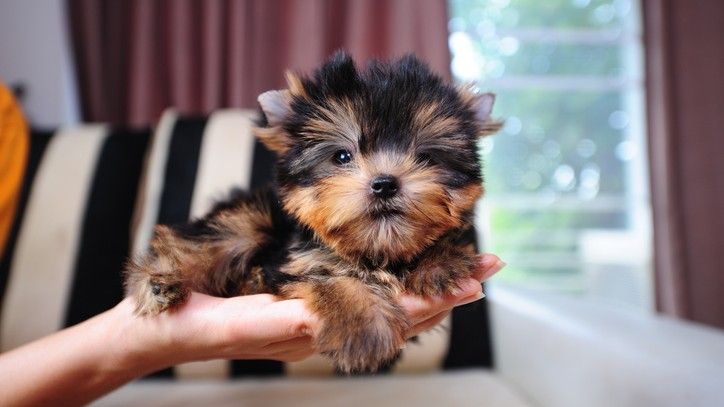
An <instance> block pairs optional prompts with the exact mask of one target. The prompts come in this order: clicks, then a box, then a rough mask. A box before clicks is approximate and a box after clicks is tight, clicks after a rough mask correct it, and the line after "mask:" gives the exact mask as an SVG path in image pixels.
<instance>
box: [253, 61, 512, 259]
mask: <svg viewBox="0 0 724 407" xmlns="http://www.w3.org/2000/svg"><path fill="white" fill-rule="evenodd" d="M287 81H288V85H289V87H288V89H285V90H277V91H270V92H266V93H264V94H262V95H261V96H259V104H260V105H261V108H262V111H263V113H264V117H263V118H262V120H261V124H260V126H259V127H258V128H257V129H256V134H257V136H258V137H259V139H260V140H261V141H262V142H263V143H264V144H265V145H266V146H267V147H268V148H269V149H271V150H273V151H275V152H276V153H277V154H278V156H279V163H278V182H279V187H280V196H281V199H282V204H283V205H284V207H285V209H286V210H287V211H288V212H289V213H291V214H292V215H293V216H295V217H296V218H297V219H298V220H299V221H300V222H301V223H302V224H304V225H306V226H307V227H309V228H311V229H312V230H314V232H315V233H316V234H317V235H318V236H319V238H321V239H322V240H323V241H324V242H325V243H326V244H327V245H329V246H331V247H332V248H333V249H335V250H336V251H337V252H338V253H340V254H341V255H343V256H345V257H348V258H352V259H360V258H365V259H370V260H373V261H375V262H387V261H408V260H410V259H411V258H413V257H414V256H415V255H417V254H418V253H420V252H421V251H422V250H423V249H425V248H426V247H427V246H429V245H430V244H431V243H432V242H434V241H435V240H436V239H437V238H439V237H440V236H441V235H442V234H443V233H445V232H446V231H448V230H450V229H453V228H456V227H459V226H461V224H462V222H463V219H464V217H465V215H466V214H467V213H469V212H470V211H471V210H472V208H473V205H474V204H475V201H476V200H477V198H478V197H479V196H480V195H481V193H482V176H481V169H480V157H479V155H478V149H477V145H476V144H477V143H476V141H477V140H478V138H479V137H480V136H483V135H486V134H490V133H492V132H494V131H495V130H497V128H498V125H497V124H496V123H495V122H493V121H492V120H490V111H491V109H492V106H493V101H494V96H493V95H492V94H489V93H485V94H475V93H473V92H472V91H471V90H469V89H466V88H456V87H453V86H451V85H448V84H446V83H444V82H443V81H442V80H441V79H440V78H439V77H438V76H436V75H434V74H433V73H432V72H431V71H430V70H429V69H428V67H427V66H425V65H424V64H423V63H421V62H420V61H418V60H417V59H416V58H414V57H412V56H408V57H404V58H402V59H400V60H398V61H395V62H393V63H382V62H378V61H373V62H371V63H370V64H369V65H368V66H367V68H366V69H365V70H363V71H358V70H357V69H356V68H355V65H354V62H353V61H352V59H351V58H350V57H349V56H348V55H346V54H343V53H339V54H336V55H335V56H333V57H332V58H331V59H329V60H328V61H327V62H326V63H325V64H324V65H322V67H321V68H319V69H318V70H317V71H316V72H315V73H314V75H313V76H311V77H298V76H296V75H294V74H287Z"/></svg>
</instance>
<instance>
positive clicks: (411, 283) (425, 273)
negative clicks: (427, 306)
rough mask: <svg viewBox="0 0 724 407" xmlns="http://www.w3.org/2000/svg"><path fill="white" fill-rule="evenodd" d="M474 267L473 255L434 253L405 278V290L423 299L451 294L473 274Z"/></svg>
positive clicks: (475, 262) (454, 252)
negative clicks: (461, 282)
mask: <svg viewBox="0 0 724 407" xmlns="http://www.w3.org/2000/svg"><path fill="white" fill-rule="evenodd" d="M476 265H477V257H476V256H475V255H471V254H467V253H461V252H456V251H450V252H447V251H446V252H443V253H436V254H433V255H430V256H427V257H425V258H423V259H422V260H421V261H420V263H419V264H418V266H417V267H416V268H415V269H414V270H412V271H411V272H410V273H409V274H408V275H407V276H406V277H405V288H406V290H407V291H408V292H410V293H413V294H417V295H421V296H424V297H430V296H440V295H447V294H453V293H454V292H455V290H457V289H459V288H460V286H459V283H460V281H462V280H463V279H464V278H467V277H470V276H471V275H472V274H473V270H474V269H475V267H476Z"/></svg>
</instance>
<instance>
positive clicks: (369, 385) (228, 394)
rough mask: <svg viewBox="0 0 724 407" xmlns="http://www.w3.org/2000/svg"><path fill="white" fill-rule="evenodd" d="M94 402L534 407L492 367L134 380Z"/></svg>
mask: <svg viewBox="0 0 724 407" xmlns="http://www.w3.org/2000/svg"><path fill="white" fill-rule="evenodd" d="M93 405H94V406H107V407H110V406H119V407H120V406H141V405H142V406H148V407H153V406H174V407H181V406H248V407H255V406H259V407H262V406H263V407H270V406H285V407H286V406H294V407H327V406H329V407H337V406H345V407H355V406H359V407H370V406H376V407H377V406H415V407H424V406H431V407H449V406H471V407H472V406H476V407H477V406H483V405H485V406H509V407H524V406H530V405H531V404H529V403H528V402H527V401H526V400H524V399H523V398H522V397H521V396H520V395H519V394H518V393H516V391H515V390H514V389H512V388H511V387H510V386H509V385H508V384H507V383H505V382H504V381H503V380H502V379H500V378H499V377H498V376H496V375H495V374H494V373H492V372H490V371H487V370H467V371H456V372H448V373H438V374H431V375H415V376H383V377H366V378H354V379H344V378H338V379H273V380H244V381H230V382H210V381H188V382H184V383H178V382H176V383H174V382H149V381H146V382H139V383H133V384H130V385H128V386H126V387H124V388H121V389H120V390H118V391H116V392H115V393H112V394H110V395H108V396H106V397H104V398H103V399H101V400H98V401H97V402H96V403H94V404H93Z"/></svg>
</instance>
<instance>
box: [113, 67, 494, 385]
mask: <svg viewBox="0 0 724 407" xmlns="http://www.w3.org/2000/svg"><path fill="white" fill-rule="evenodd" d="M287 82H288V89H284V90H276V91H269V92H266V93H264V94H262V95H260V96H259V99H258V100H259V105H260V106H261V114H260V116H261V117H260V119H259V122H258V123H257V128H256V129H255V134H256V136H257V137H258V138H259V140H261V142H262V143H263V144H264V145H266V147H268V148H269V149H270V150H272V151H274V152H275V153H276V154H277V156H278V162H277V168H276V169H277V185H276V187H275V188H269V189H266V190H262V191H258V192H255V193H253V194H245V193H241V192H237V193H235V194H233V195H234V196H232V198H231V199H229V200H228V201H226V202H222V203H220V204H218V205H217V206H216V207H215V208H214V209H213V211H212V212H211V213H209V214H208V215H207V216H206V217H204V218H202V219H199V220H196V221H194V222H192V223H190V224H186V225H180V226H158V227H157V229H156V234H155V237H154V238H153V241H152V242H151V247H150V249H149V251H148V253H146V254H145V255H144V256H141V257H140V258H136V259H133V260H132V261H130V262H129V265H128V267H127V270H126V289H127V294H128V295H130V296H133V297H134V298H135V299H136V301H137V313H138V314H141V315H144V314H156V313H160V312H163V311H165V310H167V309H168V308H169V307H173V306H175V305H178V304H181V303H183V302H184V300H185V299H186V297H187V295H188V293H189V292H190V291H192V290H193V291H199V292H202V293H207V294H211V295H215V296H226V297H228V296H235V295H246V294H256V293H272V294H276V295H278V296H280V297H282V298H301V299H303V300H305V301H306V303H307V304H308V306H309V308H310V309H311V310H312V311H314V312H315V313H316V314H317V315H318V316H319V317H320V318H321V320H322V321H323V325H322V328H321V330H320V332H319V333H318V334H317V335H316V337H315V338H314V341H315V345H316V347H317V349H318V350H319V351H320V352H322V353H323V354H325V355H327V356H328V357H330V358H331V360H332V361H333V363H334V364H335V365H336V366H337V368H338V369H339V370H341V371H342V372H347V373H350V372H374V371H375V370H377V369H379V367H380V366H382V365H384V364H386V363H388V362H389V361H391V360H393V359H395V358H396V357H397V355H398V354H399V350H400V348H401V347H402V346H403V345H404V342H405V332H406V330H407V329H408V328H409V326H410V324H409V322H408V320H407V319H406V317H405V313H404V311H403V309H402V308H401V306H400V305H399V304H398V303H397V302H396V300H395V299H396V298H397V296H398V295H399V294H400V293H401V292H403V291H406V292H409V293H414V294H419V295H423V296H433V295H442V294H448V293H451V292H452V291H453V290H454V289H455V288H456V287H457V283H458V282H459V281H461V279H462V278H464V277H469V276H470V275H471V273H472V270H473V269H474V268H475V265H476V264H477V256H476V253H475V250H474V248H473V247H472V244H471V241H470V238H469V236H470V233H467V232H469V231H470V228H471V227H472V214H473V207H474V205H475V202H476V200H477V199H478V198H479V197H480V196H481V194H482V191H483V187H482V175H481V161H480V156H479V154H478V148H477V140H478V138H480V137H481V136H485V135H487V134H491V133H493V132H495V131H496V130H498V128H499V124H498V123H497V122H495V121H493V120H491V118H490V112H491V109H492V107H493V101H494V96H493V95H492V94H489V93H482V94H477V93H475V92H473V91H472V90H470V89H469V88H464V87H454V86H452V85H450V84H447V83H445V82H444V81H442V80H441V79H440V78H439V77H438V76H436V75H435V74H433V73H432V72H431V71H430V70H429V68H428V67H427V66H426V65H425V64H423V63H422V62H420V61H419V60H417V59H416V58H415V57H413V56H407V57H404V58H402V59H400V60H398V61H395V62H391V63H384V62H379V61H372V62H370V63H369V64H368V66H367V67H366V68H365V69H364V70H357V69H356V68H355V64H354V62H353V61H352V59H351V58H350V57H349V56H348V55H346V54H344V53H338V54H336V55H335V56H333V57H332V58H330V59H329V60H328V61H327V62H326V63H324V64H323V65H322V66H321V67H320V68H319V69H318V70H317V71H316V72H315V73H314V74H313V75H312V76H311V77H304V76H296V75H294V74H290V73H288V74H287Z"/></svg>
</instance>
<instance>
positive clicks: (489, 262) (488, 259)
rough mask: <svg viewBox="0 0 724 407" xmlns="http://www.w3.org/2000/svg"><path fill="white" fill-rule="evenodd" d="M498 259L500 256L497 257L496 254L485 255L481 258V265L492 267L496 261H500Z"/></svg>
mask: <svg viewBox="0 0 724 407" xmlns="http://www.w3.org/2000/svg"><path fill="white" fill-rule="evenodd" d="M498 261H499V259H498V257H496V256H492V255H491V256H483V257H482V259H481V260H480V265H481V266H483V267H486V268H487V267H492V266H493V264H495V263H496V262H498Z"/></svg>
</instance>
